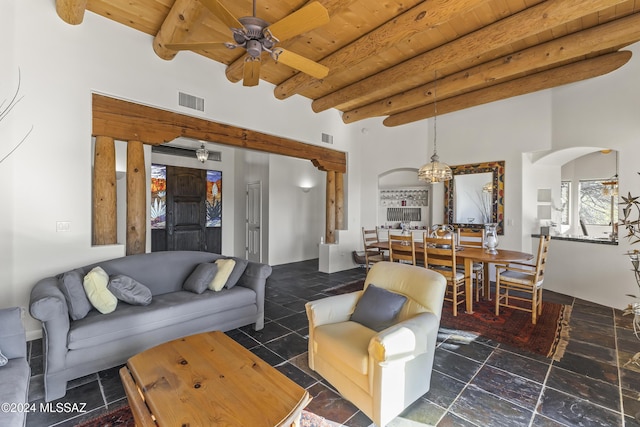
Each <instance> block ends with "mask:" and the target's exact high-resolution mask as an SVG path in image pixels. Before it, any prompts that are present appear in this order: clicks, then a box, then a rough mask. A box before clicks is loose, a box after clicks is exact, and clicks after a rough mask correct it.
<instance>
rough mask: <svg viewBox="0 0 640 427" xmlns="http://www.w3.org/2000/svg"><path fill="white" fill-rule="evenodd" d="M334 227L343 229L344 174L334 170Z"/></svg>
mask: <svg viewBox="0 0 640 427" xmlns="http://www.w3.org/2000/svg"><path fill="white" fill-rule="evenodd" d="M336 229H338V230H344V229H345V228H344V174H342V173H340V172H336Z"/></svg>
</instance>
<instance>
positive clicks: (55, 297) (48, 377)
mask: <svg viewBox="0 0 640 427" xmlns="http://www.w3.org/2000/svg"><path fill="white" fill-rule="evenodd" d="M218 258H225V257H223V256H222V255H218V254H212V253H207V252H192V251H172V252H154V253H148V254H141V255H131V256H126V257H122V258H116V259H112V260H108V261H104V262H99V263H95V264H92V265H88V266H85V267H82V268H81V273H84V274H86V273H88V272H89V271H90V270H91V269H92V268H93V267H96V266H100V267H101V268H102V269H104V270H105V272H106V273H108V274H109V275H110V276H112V275H117V274H122V275H126V276H128V277H131V278H133V279H134V280H136V281H138V282H139V283H141V284H143V285H145V286H146V287H148V288H149V289H150V290H151V294H152V300H151V303H150V304H149V305H145V306H140V305H129V304H126V303H123V302H118V305H117V308H116V310H115V311H114V312H112V313H109V314H101V313H100V312H98V311H97V310H95V309H94V310H91V311H90V312H89V313H88V314H87V315H86V317H84V318H82V319H80V320H73V319H72V318H71V316H70V312H69V308H68V306H67V300H65V294H63V292H62V290H61V289H62V282H63V280H64V279H63V276H62V275H60V276H57V277H48V278H45V279H42V280H40V281H39V282H38V283H37V284H36V285H35V287H34V288H33V290H32V292H31V303H30V312H31V315H32V316H33V317H34V318H36V319H38V320H40V321H42V335H43V352H44V386H45V399H46V401H51V400H54V399H58V398H60V397H63V396H64V395H65V394H66V387H67V381H69V380H72V379H74V378H79V377H82V376H84V375H88V374H91V373H93V372H97V371H100V370H104V369H108V368H111V367H114V366H118V365H121V364H124V363H125V362H126V361H127V359H128V358H129V357H131V356H133V355H135V354H137V353H139V352H141V351H143V350H146V349H148V348H151V347H153V346H156V345H158V344H161V343H163V342H166V341H170V340H172V339H176V338H180V337H183V336H187V335H191V334H196V333H200V332H205V331H211V330H221V331H227V330H230V329H234V328H238V327H241V326H245V325H249V324H254V325H255V326H254V328H255V329H256V330H260V329H262V328H263V326H264V291H265V284H266V280H267V278H268V277H269V275H270V274H271V267H270V266H268V265H266V264H259V263H254V262H248V264H247V266H246V269H245V270H244V272H243V273H242V275H241V276H240V279H239V280H238V282H237V285H235V286H233V287H232V288H230V289H226V288H225V289H223V290H221V291H219V292H214V291H211V290H206V291H204V292H203V293H201V294H197V293H194V292H189V291H186V290H183V288H182V286H183V283H184V282H185V280H186V279H187V278H188V277H189V275H190V274H191V273H192V272H193V271H194V270H195V268H196V267H197V266H198V265H199V264H201V263H209V262H213V261H215V260H216V259H218ZM244 262H245V263H246V261H244Z"/></svg>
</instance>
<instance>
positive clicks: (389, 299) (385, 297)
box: [351, 284, 407, 331]
mask: <svg viewBox="0 0 640 427" xmlns="http://www.w3.org/2000/svg"><path fill="white" fill-rule="evenodd" d="M406 300H407V297H405V296H404V295H400V294H397V293H395V292H391V291H388V290H386V289H384V288H379V287H377V286H375V285H373V284H369V286H367V289H365V291H364V292H363V294H362V296H361V297H360V299H359V300H358V303H357V304H356V308H355V310H354V311H353V314H352V315H351V320H353V321H354V322H358V323H360V324H362V325H364V326H366V327H367V328H370V329H373V330H374V331H381V330H383V329H386V328H388V327H389V326H391V325H392V324H393V321H394V320H395V319H396V317H397V316H398V313H400V310H401V309H402V306H403V305H404V303H405V301H406Z"/></svg>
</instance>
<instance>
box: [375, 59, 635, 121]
mask: <svg viewBox="0 0 640 427" xmlns="http://www.w3.org/2000/svg"><path fill="white" fill-rule="evenodd" d="M629 59H631V52H630V51H620V52H613V53H609V54H606V55H601V56H598V57H596V58H592V59H585V60H582V61H578V62H574V63H572V64H569V65H564V66H561V67H557V68H553V69H551V70H547V71H541V72H539V73H536V74H531V75H529V76H526V77H522V78H519V79H515V80H511V81H509V82H506V83H500V84H497V85H493V86H491V87H488V88H484V89H480V90H476V91H474V92H469V93H465V94H464V95H459V96H454V97H452V98H449V99H445V100H444V101H442V102H441V101H438V114H446V113H450V112H453V111H458V110H463V109H465V108H470V107H475V106H478V105H482V104H486V103H489V102H493V101H499V100H502V99H507V98H511V97H514V96H519V95H525V94H527V93H532V92H537V91H539V90H543V89H550V88H552V87H556V86H561V85H564V84H568V83H574V82H578V81H581V80H586V79H589V78H593V77H597V76H601V75H603V74H606V73H609V72H611V71H613V70H616V69H617V68H620V67H621V66H623V65H624V64H626V63H627V62H628V61H629ZM433 116H434V106H433V104H429V105H425V106H422V107H418V108H414V109H412V110H409V111H405V112H402V113H399V114H394V115H391V116H389V117H387V118H386V119H385V120H384V122H383V123H384V125H385V126H399V125H404V124H407V123H411V122H415V121H418V120H423V119H427V118H429V117H433Z"/></svg>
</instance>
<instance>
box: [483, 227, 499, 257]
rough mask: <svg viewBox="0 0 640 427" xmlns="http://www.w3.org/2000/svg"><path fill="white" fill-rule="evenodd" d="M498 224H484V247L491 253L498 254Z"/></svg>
mask: <svg viewBox="0 0 640 427" xmlns="http://www.w3.org/2000/svg"><path fill="white" fill-rule="evenodd" d="M497 228H498V224H485V225H484V247H485V248H486V252H487V253H489V254H497V253H498V251H497V249H496V248H497V247H498V230H497Z"/></svg>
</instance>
